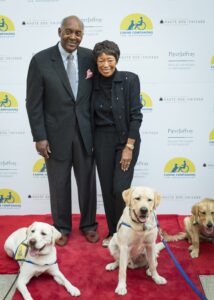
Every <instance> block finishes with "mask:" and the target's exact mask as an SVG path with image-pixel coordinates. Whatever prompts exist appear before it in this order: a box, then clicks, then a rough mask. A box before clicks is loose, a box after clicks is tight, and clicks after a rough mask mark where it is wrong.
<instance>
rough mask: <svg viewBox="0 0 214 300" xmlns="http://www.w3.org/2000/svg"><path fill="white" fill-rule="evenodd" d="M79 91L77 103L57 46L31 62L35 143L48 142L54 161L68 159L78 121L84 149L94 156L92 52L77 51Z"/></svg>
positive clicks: (29, 99) (29, 87) (30, 98)
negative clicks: (88, 72)
mask: <svg viewBox="0 0 214 300" xmlns="http://www.w3.org/2000/svg"><path fill="white" fill-rule="evenodd" d="M77 56H78V68H79V87H78V93H77V99H76V101H75V99H74V96H73V93H72V90H71V87H70V83H69V80H68V76H67V73H66V70H65V67H64V64H63V61H62V58H61V55H60V52H59V49H58V45H56V46H54V47H51V48H48V49H45V50H43V51H41V52H39V53H37V54H36V55H35V56H34V57H33V58H32V60H31V62H30V66H29V70H28V76H27V99H26V107H27V112H28V117H29V121H30V126H31V131H32V135H33V139H34V141H36V142H37V141H41V140H45V139H46V140H48V141H49V144H50V148H51V157H52V158H56V159H61V160H64V159H66V158H68V156H69V153H70V149H71V144H72V137H73V136H74V131H75V122H76V120H77V122H78V124H79V128H80V132H81V135H82V139H83V143H84V145H85V149H86V151H87V153H88V154H89V155H91V154H92V148H93V144H92V131H91V123H90V96H91V91H92V78H89V79H86V74H87V70H89V69H90V70H91V71H92V72H93V71H94V59H93V55H92V52H91V50H89V49H87V48H82V47H79V48H78V51H77Z"/></svg>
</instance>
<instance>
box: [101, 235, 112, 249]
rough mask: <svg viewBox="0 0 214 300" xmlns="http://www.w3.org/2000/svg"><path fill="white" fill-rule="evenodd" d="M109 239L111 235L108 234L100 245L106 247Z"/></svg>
mask: <svg viewBox="0 0 214 300" xmlns="http://www.w3.org/2000/svg"><path fill="white" fill-rule="evenodd" d="M111 239H112V235H108V236H107V237H106V238H104V240H103V242H102V246H103V247H104V248H107V247H108V245H109V243H110V240H111Z"/></svg>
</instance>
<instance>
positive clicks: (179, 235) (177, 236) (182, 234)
mask: <svg viewBox="0 0 214 300" xmlns="http://www.w3.org/2000/svg"><path fill="white" fill-rule="evenodd" d="M161 235H162V237H163V238H164V240H165V241H167V242H177V241H181V240H185V239H188V236H187V233H186V232H179V233H177V234H173V235H170V234H168V233H167V232H166V231H162V232H161Z"/></svg>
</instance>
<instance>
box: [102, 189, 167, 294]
mask: <svg viewBox="0 0 214 300" xmlns="http://www.w3.org/2000/svg"><path fill="white" fill-rule="evenodd" d="M123 198H124V201H125V203H126V207H125V209H124V211H123V214H122V216H121V218H120V220H119V222H118V226H117V232H116V233H115V234H114V235H113V237H112V239H111V241H110V244H109V250H110V253H111V255H112V256H113V257H114V258H115V261H114V262H113V263H110V264H108V265H107V266H106V270H108V271H111V270H115V269H116V268H117V267H119V280H118V285H117V287H116V290H115V293H116V294H119V295H125V294H126V293H127V288H126V272H127V267H129V268H132V269H135V268H139V267H143V266H145V267H146V268H147V275H150V276H152V278H153V280H154V281H155V282H156V283H157V284H165V283H166V282H167V281H166V279H165V278H163V277H161V276H160V275H159V274H158V272H157V255H158V253H159V251H160V250H162V249H163V248H164V245H163V243H158V244H156V239H157V233H158V229H157V225H156V219H155V218H156V217H155V215H154V211H155V209H156V207H157V206H158V204H159V202H160V195H159V194H158V193H155V192H154V191H153V190H152V189H151V188H149V187H133V188H130V189H128V190H125V191H124V192H123Z"/></svg>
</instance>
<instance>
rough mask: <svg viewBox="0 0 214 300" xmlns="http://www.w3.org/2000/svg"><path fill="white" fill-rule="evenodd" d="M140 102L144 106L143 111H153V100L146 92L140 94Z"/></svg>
mask: <svg viewBox="0 0 214 300" xmlns="http://www.w3.org/2000/svg"><path fill="white" fill-rule="evenodd" d="M140 101H141V104H142V105H143V109H144V110H145V109H146V110H151V109H152V99H151V98H150V97H149V95H147V94H146V93H144V92H141V94H140Z"/></svg>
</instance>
